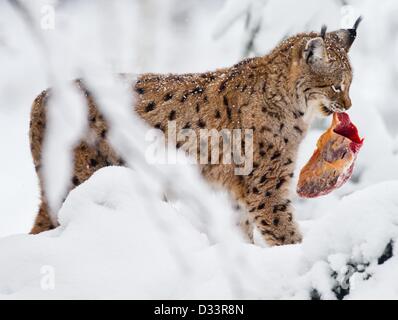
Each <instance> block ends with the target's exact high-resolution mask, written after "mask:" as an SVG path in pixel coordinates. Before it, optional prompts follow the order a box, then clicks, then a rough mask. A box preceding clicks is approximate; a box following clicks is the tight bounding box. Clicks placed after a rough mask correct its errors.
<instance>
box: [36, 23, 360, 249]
mask: <svg viewBox="0 0 398 320" xmlns="http://www.w3.org/2000/svg"><path fill="white" fill-rule="evenodd" d="M359 22H360V19H358V21H357V22H356V23H355V25H354V27H353V28H352V29H340V30H338V31H334V32H326V27H324V28H322V30H321V32H320V33H315V32H311V33H302V34H298V35H296V36H293V37H290V38H288V39H286V40H284V41H282V42H281V44H280V45H278V46H277V47H276V48H275V49H274V50H273V51H272V52H271V53H269V54H268V55H265V56H262V57H255V58H250V59H246V60H244V61H242V62H240V63H238V64H236V65H234V66H233V67H231V68H225V69H220V70H217V71H214V72H207V73H201V74H185V75H159V74H143V75H141V76H139V78H138V80H137V81H136V82H134V84H132V85H131V90H132V94H133V95H134V96H135V105H134V106H132V111H133V110H134V111H135V112H137V113H138V114H139V116H141V117H142V118H143V119H144V120H145V121H146V122H147V123H148V124H150V125H151V126H153V127H155V128H158V129H160V130H163V131H164V132H167V130H168V122H169V121H176V123H177V129H183V128H190V129H193V130H195V131H199V130H200V129H203V128H208V129H216V130H222V129H224V128H229V129H236V128H239V129H252V130H253V141H254V156H253V170H252V172H251V173H250V174H249V175H247V176H237V175H235V174H234V165H223V164H218V165H211V164H208V165H201V166H200V170H201V172H202V173H203V176H204V177H205V178H206V179H207V180H208V181H209V182H210V183H216V184H218V185H221V186H223V187H225V188H226V189H227V190H229V191H230V193H231V194H232V195H233V197H234V198H235V199H236V200H237V201H238V202H240V203H243V204H244V205H245V207H246V211H247V215H246V219H245V221H244V222H243V223H242V225H243V227H244V229H245V231H246V232H247V233H248V235H249V237H251V236H252V231H253V227H254V226H255V227H257V228H258V230H259V232H260V233H261V235H262V236H263V238H264V239H265V240H266V241H267V243H268V244H270V245H284V244H294V243H297V242H300V241H301V240H302V236H301V233H300V231H299V230H298V227H297V225H296V223H295V221H294V217H293V207H292V204H291V199H290V195H289V185H290V182H291V180H292V178H293V172H294V168H295V161H296V156H297V152H298V148H299V145H300V143H301V142H302V140H303V138H304V136H305V134H306V132H307V130H308V128H309V126H310V124H311V121H312V119H313V117H314V115H317V114H318V115H321V116H329V115H331V114H333V113H335V112H344V111H346V110H347V109H349V108H350V107H351V100H350V97H349V89H350V85H351V81H352V69H351V65H350V62H349V58H348V51H349V50H350V48H351V45H352V44H353V42H354V40H355V38H356V34H357V32H356V30H357V27H358V25H359ZM77 85H78V87H79V89H80V90H82V91H83V92H84V94H85V96H86V99H87V106H88V109H89V117H88V119H87V121H88V123H89V128H90V131H92V132H91V135H92V133H94V135H95V137H96V143H95V144H94V145H93V144H92V143H88V141H87V140H86V139H85V138H82V140H81V141H80V143H79V144H78V145H77V146H76V147H75V149H74V173H73V178H72V181H71V189H72V188H74V187H76V186H78V185H79V184H81V183H82V182H84V181H85V180H87V179H88V178H89V177H90V176H91V175H92V174H93V173H94V172H95V171H96V170H98V169H100V168H102V167H105V166H110V165H124V161H123V159H122V158H121V157H119V156H118V155H117V154H116V152H115V151H114V150H113V149H112V146H111V145H110V144H109V142H108V139H107V130H108V125H107V122H106V119H104V117H103V116H102V115H101V113H100V111H99V110H98V108H97V106H96V102H95V97H94V96H93V95H92V94H91V93H90V92H89V91H88V90H87V89H86V88H85V86H84V83H83V81H77ZM50 97H51V91H50V90H46V91H43V92H42V93H41V94H40V95H39V96H38V97H37V98H36V99H35V101H34V103H33V107H32V112H31V126H30V141H31V151H32V155H33V159H34V164H35V168H36V171H37V174H38V176H39V179H40V187H41V197H42V199H41V200H42V201H41V206H40V209H39V213H38V215H37V218H36V220H35V224H34V226H33V229H32V231H31V233H32V234H37V233H40V232H42V231H45V230H49V229H52V228H54V227H55V226H54V225H53V223H52V222H51V220H50V219H49V208H48V204H47V199H46V186H45V185H44V183H43V179H42V166H41V150H42V144H43V139H44V136H45V132H46V105H47V101H48V99H49V98H50ZM176 147H177V148H179V147H180V145H178V144H177V145H176Z"/></svg>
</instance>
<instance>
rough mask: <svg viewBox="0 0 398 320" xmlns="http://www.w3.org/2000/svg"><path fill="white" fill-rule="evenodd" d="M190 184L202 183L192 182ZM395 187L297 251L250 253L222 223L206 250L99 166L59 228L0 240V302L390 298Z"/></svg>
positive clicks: (397, 208) (175, 208)
mask: <svg viewBox="0 0 398 320" xmlns="http://www.w3.org/2000/svg"><path fill="white" fill-rule="evenodd" d="M192 183H202V181H200V180H199V179H198V181H192ZM396 190H398V181H395V182H387V183H382V184H379V185H376V186H373V187H370V188H368V189H365V190H363V191H359V192H356V193H354V194H352V195H349V196H347V197H345V198H343V200H342V201H341V202H339V204H338V205H337V206H336V207H334V208H331V210H330V211H329V212H328V213H325V214H324V215H323V217H322V218H320V219H318V220H316V221H315V222H314V223H313V224H312V225H311V227H310V228H309V229H308V230H307V231H306V233H305V240H304V242H303V244H300V245H293V246H285V247H278V248H262V247H259V246H255V245H251V244H248V243H246V242H245V241H244V240H243V238H242V237H241V235H240V233H239V232H238V229H237V228H236V227H235V226H234V224H233V223H231V222H232V221H234V219H235V218H236V217H235V212H234V211H233V210H232V209H231V208H230V205H229V202H228V198H227V197H226V196H225V194H222V193H213V194H214V199H213V198H209V199H208V200H209V201H211V202H213V201H214V202H215V201H216V200H217V201H220V199H219V198H221V201H223V202H224V205H225V208H224V213H223V214H224V215H225V220H220V219H218V220H217V219H215V220H214V221H216V223H221V224H222V225H221V226H218V227H219V229H220V228H224V229H229V230H228V231H229V232H227V233H226V234H236V237H235V238H231V237H230V236H229V237H226V238H225V241H223V240H218V241H217V242H214V241H211V240H210V238H209V236H208V234H207V233H206V231H204V230H205V229H204V228H202V225H201V223H199V222H198V221H197V219H195V218H194V217H195V215H194V214H193V212H191V211H190V208H189V207H187V206H183V205H179V204H178V202H174V203H173V202H166V201H164V200H163V196H162V195H161V194H159V193H156V192H151V191H150V190H149V191H148V189H146V188H144V187H143V184H142V181H140V178H139V176H138V175H137V174H136V172H134V171H133V170H131V169H127V168H119V167H109V168H104V169H101V170H99V171H98V172H96V173H95V174H94V175H93V176H92V177H91V178H90V179H89V180H88V181H87V182H85V183H84V184H82V185H81V186H79V187H78V188H76V189H75V190H73V191H72V192H71V193H70V195H69V196H68V198H67V200H66V202H65V203H64V205H63V207H62V209H61V211H60V215H59V217H60V224H61V226H60V227H59V228H57V229H55V230H53V231H50V232H46V233H43V234H40V235H37V236H32V235H16V236H10V237H7V238H3V239H1V240H0V265H1V266H2V267H1V269H0V298H3V299H13V298H35V299H40V298H52V299H58V298H66V299H69V298H70V299H72V298H73V299H76V298H77V299H85V298H94V299H96V298H97V299H101V298H122V299H123V298H129V299H133V298H140V299H145V298H152V299H153V298H163V299H171V298H176V299H179V298H192V299H193V298H207V299H209V298H210V299H216V298H223V299H229V298H242V299H243V298H252V299H283V298H285V299H310V298H313V299H317V298H321V299H336V298H339V299H341V298H353V299H356V298H391V299H393V298H398V274H397V272H396V270H397V268H398V259H397V254H396V253H397V252H396V251H397V249H396V246H395V245H394V244H395V243H396V241H397V240H398V199H397V196H396Z"/></svg>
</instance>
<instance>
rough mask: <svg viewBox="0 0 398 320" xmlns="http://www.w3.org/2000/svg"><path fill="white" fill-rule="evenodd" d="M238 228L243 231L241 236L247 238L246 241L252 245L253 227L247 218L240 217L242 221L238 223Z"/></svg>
mask: <svg viewBox="0 0 398 320" xmlns="http://www.w3.org/2000/svg"><path fill="white" fill-rule="evenodd" d="M240 227H241V229H242V231H243V234H244V235H245V236H246V237H247V240H248V241H249V242H250V243H254V239H253V231H254V226H253V223H252V222H251V221H250V219H249V217H248V216H245V217H242V219H241V221H240Z"/></svg>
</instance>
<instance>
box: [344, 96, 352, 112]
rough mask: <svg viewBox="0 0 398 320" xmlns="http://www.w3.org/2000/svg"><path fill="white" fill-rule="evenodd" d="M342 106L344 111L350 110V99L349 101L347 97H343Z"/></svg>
mask: <svg viewBox="0 0 398 320" xmlns="http://www.w3.org/2000/svg"><path fill="white" fill-rule="evenodd" d="M343 106H344V109H346V110H348V109H350V108H351V106H352V102H351V99H350V97H349V96H344V98H343Z"/></svg>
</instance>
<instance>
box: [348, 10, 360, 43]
mask: <svg viewBox="0 0 398 320" xmlns="http://www.w3.org/2000/svg"><path fill="white" fill-rule="evenodd" d="M362 20H363V18H362V16H360V17H359V18H358V19H357V21H355V23H354V26H353V28H352V29H348V30H347V31H348V34H349V38H348V47H351V45H352V44H353V43H354V41H355V39H356V37H357V29H358V27H359V24H360V23H361V21H362Z"/></svg>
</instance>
